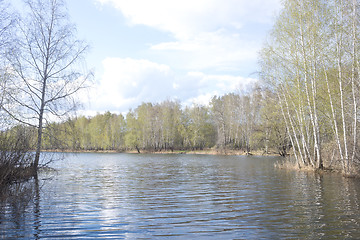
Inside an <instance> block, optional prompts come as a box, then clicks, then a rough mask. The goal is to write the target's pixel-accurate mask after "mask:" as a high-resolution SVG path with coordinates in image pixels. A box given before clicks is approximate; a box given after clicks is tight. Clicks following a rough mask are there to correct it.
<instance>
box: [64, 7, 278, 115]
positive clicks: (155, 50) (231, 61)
mask: <svg viewBox="0 0 360 240" xmlns="http://www.w3.org/2000/svg"><path fill="white" fill-rule="evenodd" d="M280 7H281V4H280V0H252V1H248V0H196V1H194V0H192V1H190V0H181V1H177V0H152V1H149V0H71V1H68V9H69V14H70V18H71V21H72V22H74V23H75V24H76V26H77V29H78V37H79V38H80V39H84V40H86V41H87V42H88V43H89V45H90V46H91V50H90V52H89V54H88V55H87V56H86V61H87V65H88V68H89V69H94V73H95V78H94V81H95V83H94V86H93V87H92V88H91V89H89V90H88V91H87V93H86V94H83V96H82V101H83V103H84V111H83V113H84V114H87V115H92V114H95V113H97V112H104V111H107V110H109V111H112V112H122V113H124V112H127V111H128V110H129V109H130V108H136V107H137V106H138V105H139V104H141V103H142V102H160V101H163V100H166V99H179V100H180V101H181V102H182V103H183V104H186V105H191V104H192V103H198V104H205V103H207V102H208V101H209V99H210V98H211V97H212V96H213V95H222V94H225V93H228V92H232V91H237V90H241V89H242V88H244V87H246V85H247V84H249V83H251V82H254V81H256V78H257V75H256V74H254V73H255V72H256V71H258V65H257V58H258V55H257V54H258V51H259V50H260V48H261V46H262V44H263V43H264V41H265V39H266V36H267V34H268V32H269V30H270V29H271V27H272V25H273V23H274V18H275V16H276V13H277V12H278V11H279V10H280Z"/></svg>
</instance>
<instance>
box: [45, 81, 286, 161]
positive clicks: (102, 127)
mask: <svg viewBox="0 0 360 240" xmlns="http://www.w3.org/2000/svg"><path fill="white" fill-rule="evenodd" d="M266 94H270V93H267V92H266V91H264V90H262V89H261V88H260V87H259V86H254V87H253V89H252V90H251V91H249V93H246V94H236V93H229V94H226V95H224V96H221V97H218V96H214V97H213V98H212V99H211V101H210V102H209V104H208V105H207V106H201V105H196V104H194V105H193V106H191V107H188V106H186V107H183V106H182V105H181V103H180V102H179V101H175V100H166V101H163V102H161V103H143V104H141V105H140V106H138V107H137V108H136V109H134V110H130V111H129V112H128V113H127V114H126V116H123V115H122V114H113V113H110V112H106V113H104V114H97V115H96V116H94V117H84V116H80V117H75V118H69V119H68V120H66V121H64V122H61V123H52V124H49V125H48V126H47V127H46V130H45V131H44V141H43V144H44V145H43V149H48V150H55V149H61V150H75V151H77V150H85V151H89V150H90V151H99V150H107V151H108V150H115V151H129V150H136V151H137V152H139V153H140V152H142V151H146V152H149V151H150V152H162V151H163V152H164V151H167V152H169V151H183V150H204V149H210V148H212V149H215V150H218V151H223V152H224V151H226V150H238V151H241V152H243V153H246V154H251V153H252V152H253V151H257V152H259V151H261V154H265V153H270V152H271V153H274V152H275V153H277V154H280V155H282V156H285V155H286V154H287V152H288V150H289V149H290V142H289V140H288V137H287V135H286V127H285V125H284V123H283V121H282V119H281V116H278V115H277V114H275V113H274V112H270V111H268V109H270V108H269V105H271V104H272V105H275V103H274V101H275V99H273V100H272V102H269V100H270V96H267V95H266ZM270 101H271V100H270Z"/></svg>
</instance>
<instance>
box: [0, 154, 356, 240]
mask: <svg viewBox="0 0 360 240" xmlns="http://www.w3.org/2000/svg"><path fill="white" fill-rule="evenodd" d="M275 160H276V158H273V157H244V156H224V157H219V156H197V155H131V154H78V155H70V154H69V155H67V156H66V158H65V159H64V160H62V161H58V162H56V163H54V167H55V168H57V169H58V170H59V171H58V172H57V173H53V172H51V173H42V174H40V180H39V181H33V182H29V183H26V184H25V185H22V186H20V185H19V186H13V187H12V189H9V190H7V192H9V191H10V192H11V194H10V195H11V196H10V197H3V198H2V199H1V200H0V236H1V237H2V238H20V239H21V238H24V239H25V238H32V239H41V238H48V237H52V238H58V239H69V238H71V239H74V238H78V239H83V238H117V239H119V238H120V239H134V238H135V239H139V238H140V239H141V238H147V239H148V238H155V239H158V238H171V239H173V238H175V239H177V238H178V239H184V238H185V239H188V238H195V237H196V238H200V239H279V238H281V239H284V238H285V239H289V238H290V239H291V238H294V239H339V238H340V239H343V238H360V229H359V216H360V207H359V200H360V196H359V193H360V186H359V181H358V180H355V179H345V178H342V177H341V176H339V175H336V174H326V175H318V174H314V173H304V172H293V171H291V172H290V171H289V172H287V171H284V170H278V169H274V167H273V163H274V161H275ZM49 175H51V176H53V178H50V179H48V177H49ZM41 179H47V180H41Z"/></svg>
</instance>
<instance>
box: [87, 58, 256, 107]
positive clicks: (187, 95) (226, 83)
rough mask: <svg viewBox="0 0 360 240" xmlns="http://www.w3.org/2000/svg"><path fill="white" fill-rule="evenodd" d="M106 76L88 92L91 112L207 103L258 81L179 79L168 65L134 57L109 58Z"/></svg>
mask: <svg viewBox="0 0 360 240" xmlns="http://www.w3.org/2000/svg"><path fill="white" fill-rule="evenodd" d="M103 65H104V74H103V76H102V77H101V79H100V80H99V82H98V83H97V84H96V85H95V86H94V87H93V89H92V91H91V92H90V93H89V95H88V96H89V98H90V104H91V106H90V107H91V109H94V110H95V111H98V112H104V111H107V110H110V111H112V112H126V111H128V110H129V109H130V108H136V107H137V106H139V105H140V104H141V103H142V102H160V101H164V100H165V99H169V98H170V99H179V100H180V101H181V102H182V103H183V104H184V105H191V104H192V103H198V104H206V103H208V101H209V100H210V99H211V97H212V96H214V95H222V94H225V93H229V92H234V91H236V90H237V89H241V88H245V87H246V86H247V85H248V84H251V83H253V82H254V81H256V79H252V78H243V77H240V76H231V75H209V74H205V73H203V72H188V73H187V74H182V75H180V76H178V75H176V74H175V73H174V71H173V70H172V69H171V68H170V67H169V66H167V65H164V64H159V63H154V62H151V61H148V60H142V59H131V58H107V59H105V60H104V61H103Z"/></svg>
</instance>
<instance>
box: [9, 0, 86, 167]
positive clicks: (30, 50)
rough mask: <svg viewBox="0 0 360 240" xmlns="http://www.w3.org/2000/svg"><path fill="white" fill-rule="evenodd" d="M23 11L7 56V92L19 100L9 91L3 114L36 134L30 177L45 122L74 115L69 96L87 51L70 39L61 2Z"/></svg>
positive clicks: (35, 1)
mask: <svg viewBox="0 0 360 240" xmlns="http://www.w3.org/2000/svg"><path fill="white" fill-rule="evenodd" d="M25 9H26V10H27V11H25V12H26V15H24V16H22V18H21V20H20V21H19V22H18V24H17V29H18V31H17V34H16V38H17V40H16V42H15V43H14V47H13V48H12V49H10V50H9V51H8V52H7V60H8V62H9V64H10V66H11V68H12V72H13V74H14V77H13V78H12V81H11V83H10V86H11V87H12V89H16V91H17V92H18V94H19V95H20V97H16V98H15V97H14V96H13V95H12V94H11V92H10V91H9V92H8V93H9V94H8V95H7V98H8V99H9V101H8V102H9V104H7V105H5V106H3V109H4V110H5V111H6V112H7V113H8V114H9V115H10V116H11V117H12V118H13V119H15V120H17V121H18V122H20V123H22V124H26V125H29V126H32V127H35V128H36V129H37V143H36V153H35V159H34V163H33V167H34V170H35V173H36V170H37V168H38V165H39V159H40V152H41V144H42V137H43V130H44V127H45V126H46V123H47V121H48V119H49V118H51V119H54V117H56V118H58V117H63V116H66V115H67V114H68V113H69V112H71V111H73V110H75V109H76V106H77V104H76V96H75V94H76V93H77V92H78V91H79V90H80V89H82V88H84V87H85V83H86V80H87V76H86V75H84V74H82V73H81V72H80V71H79V69H80V68H81V67H82V66H80V65H79V63H80V62H81V60H83V56H84V54H85V53H86V51H87V49H88V46H87V45H86V44H85V43H84V42H83V41H79V40H78V39H77V38H76V36H75V33H76V29H75V26H74V25H72V24H71V23H70V22H69V18H68V14H67V11H66V6H65V4H64V2H63V1H62V0H45V1H43V0H27V1H25ZM10 89H11V88H10ZM13 110H16V111H13Z"/></svg>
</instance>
